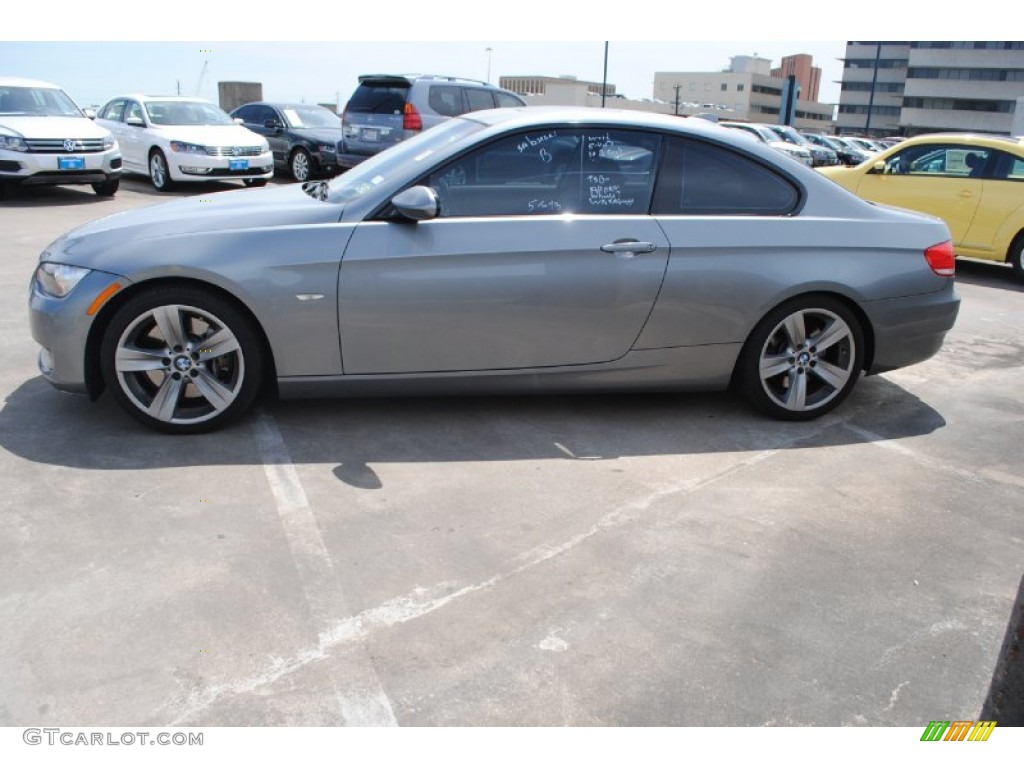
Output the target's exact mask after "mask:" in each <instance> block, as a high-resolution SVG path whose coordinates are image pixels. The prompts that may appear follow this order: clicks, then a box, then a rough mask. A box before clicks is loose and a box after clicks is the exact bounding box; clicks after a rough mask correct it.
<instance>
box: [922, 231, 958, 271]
mask: <svg viewBox="0 0 1024 768" xmlns="http://www.w3.org/2000/svg"><path fill="white" fill-rule="evenodd" d="M924 258H925V261H927V262H928V266H929V267H931V268H932V272H934V273H935V274H936V275H939V276H940V277H953V275H955V274H956V254H955V253H954V251H953V243H952V242H951V241H949V240H947V241H946V242H944V243H939V244H938V245H933V246H932V247H931V248H926V249H925V252H924Z"/></svg>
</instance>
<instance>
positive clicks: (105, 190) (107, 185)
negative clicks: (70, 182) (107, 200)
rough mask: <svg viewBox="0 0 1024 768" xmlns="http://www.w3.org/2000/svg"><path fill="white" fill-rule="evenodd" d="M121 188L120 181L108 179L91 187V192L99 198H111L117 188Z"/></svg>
mask: <svg viewBox="0 0 1024 768" xmlns="http://www.w3.org/2000/svg"><path fill="white" fill-rule="evenodd" d="M119 186H121V180H120V179H110V180H109V181H102V182H100V183H98V184H93V185H92V191H93V192H95V193H96V194H97V195H99V196H100V197H113V196H114V195H115V194H117V188H118V187H119Z"/></svg>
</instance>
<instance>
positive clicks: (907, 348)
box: [863, 280, 960, 374]
mask: <svg viewBox="0 0 1024 768" xmlns="http://www.w3.org/2000/svg"><path fill="white" fill-rule="evenodd" d="M863 307H864V310H865V312H867V314H868V318H869V319H870V321H871V325H872V328H873V329H874V335H875V349H874V356H873V358H872V361H871V365H870V367H869V368H868V373H869V374H872V373H884V372H885V371H892V370H895V369H896V368H904V367H906V366H908V365H914V364H916V363H920V362H923V361H925V360H927V359H928V358H930V357H931V356H932V355H934V354H935V353H936V352H938V351H939V349H940V348H941V347H942V342H943V340H944V339H945V337H946V333H947V332H948V331H949V330H950V329H951V328H952V327H953V324H954V323H955V322H956V316H957V313H958V312H959V311H960V297H959V296H958V295H957V294H956V291H955V290H954V289H953V281H952V280H950V281H949V286H948V288H946V289H944V290H942V291H939V292H937V293H927V294H922V295H919V296H903V297H900V298H898V299H885V300H883V301H872V302H868V303H866V304H864V305H863Z"/></svg>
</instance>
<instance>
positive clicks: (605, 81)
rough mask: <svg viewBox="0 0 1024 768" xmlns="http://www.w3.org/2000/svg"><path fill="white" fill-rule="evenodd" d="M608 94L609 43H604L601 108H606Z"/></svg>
mask: <svg viewBox="0 0 1024 768" xmlns="http://www.w3.org/2000/svg"><path fill="white" fill-rule="evenodd" d="M607 93H608V41H607V40H605V41H604V76H603V79H602V80H601V108H602V109H603V108H604V98H605V96H606V95H607Z"/></svg>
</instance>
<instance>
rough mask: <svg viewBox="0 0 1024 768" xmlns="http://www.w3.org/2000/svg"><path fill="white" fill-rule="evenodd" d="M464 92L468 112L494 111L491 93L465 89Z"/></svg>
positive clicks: (478, 89)
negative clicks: (479, 110)
mask: <svg viewBox="0 0 1024 768" xmlns="http://www.w3.org/2000/svg"><path fill="white" fill-rule="evenodd" d="M464 90H465V92H466V104H467V111H468V112H476V111H477V110H478V109H494V96H493V95H492V91H487V90H484V89H483V88H466V89H464Z"/></svg>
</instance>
